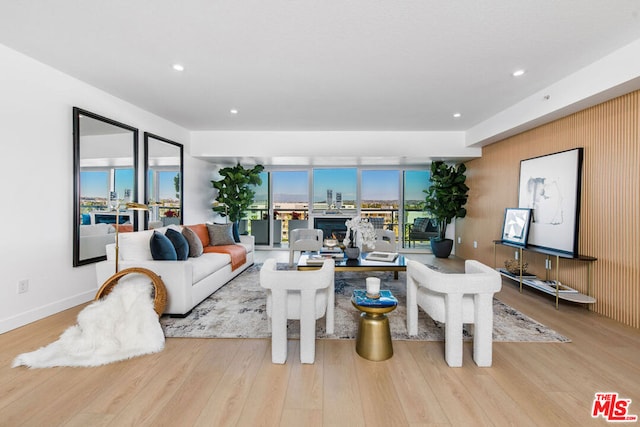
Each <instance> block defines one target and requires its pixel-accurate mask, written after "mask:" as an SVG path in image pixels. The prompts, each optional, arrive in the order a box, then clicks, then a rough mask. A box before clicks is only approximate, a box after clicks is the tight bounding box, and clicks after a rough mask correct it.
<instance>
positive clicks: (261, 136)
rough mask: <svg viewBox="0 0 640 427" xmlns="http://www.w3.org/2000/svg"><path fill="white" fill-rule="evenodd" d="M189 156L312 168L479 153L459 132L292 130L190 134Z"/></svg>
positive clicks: (414, 161) (467, 156)
mask: <svg viewBox="0 0 640 427" xmlns="http://www.w3.org/2000/svg"><path fill="white" fill-rule="evenodd" d="M191 144H192V154H193V155H194V156H200V157H226V158H238V159H242V158H245V157H254V158H256V159H257V160H258V161H262V160H263V159H265V160H267V159H272V160H274V161H275V162H276V163H280V164H285V163H290V164H303V165H305V164H307V165H309V164H317V163H316V162H318V161H321V159H322V157H326V158H330V160H331V161H332V162H335V161H339V160H340V159H339V158H345V159H346V160H347V161H348V162H350V164H353V161H354V160H353V159H358V161H360V160H362V159H363V158H369V159H374V160H376V159H378V161H379V162H381V163H382V164H384V163H385V162H386V161H387V159H395V160H393V161H392V163H390V164H396V163H397V164H423V165H424V164H428V163H430V162H431V160H433V159H440V158H444V159H456V158H459V159H471V158H476V157H480V156H481V154H482V149H481V148H478V147H468V146H466V144H465V133H464V132H453V131H452V132H436V131H433V132H395V131H390V132H372V131H344V132H342V131H335V132H313V131H310V132H294V131H283V132H278V131H255V132H254V131H244V132H243V131H194V132H192V133H191Z"/></svg>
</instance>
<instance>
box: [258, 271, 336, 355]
mask: <svg viewBox="0 0 640 427" xmlns="http://www.w3.org/2000/svg"><path fill="white" fill-rule="evenodd" d="M334 270H335V263H334V261H333V260H332V259H328V260H325V261H324V264H323V265H322V268H320V269H319V270H313V271H282V270H276V260H275V259H268V260H267V261H265V263H264V265H263V266H262V269H261V270H260V286H262V287H263V288H266V289H267V315H268V316H269V317H270V318H271V361H272V362H273V363H285V362H286V361H287V319H298V320H300V362H302V363H313V362H314V361H315V356H316V320H317V319H320V318H322V317H323V316H326V317H325V324H326V330H327V334H332V333H333V330H334V306H335V290H334Z"/></svg>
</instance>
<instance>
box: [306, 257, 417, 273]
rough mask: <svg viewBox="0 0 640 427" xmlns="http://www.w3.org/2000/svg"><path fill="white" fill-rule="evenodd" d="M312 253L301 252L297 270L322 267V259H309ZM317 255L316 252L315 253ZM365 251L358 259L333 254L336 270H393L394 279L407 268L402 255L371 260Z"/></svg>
mask: <svg viewBox="0 0 640 427" xmlns="http://www.w3.org/2000/svg"><path fill="white" fill-rule="evenodd" d="M311 255H313V254H312V253H303V254H302V255H300V259H299V260H298V270H314V269H317V268H320V267H322V263H323V261H322V260H314V259H313V258H312V259H311V260H309V257H310V256H311ZM316 255H317V254H316ZM367 255H369V254H368V253H367V252H364V253H362V254H361V255H360V256H359V257H358V259H356V260H352V259H347V258H346V257H344V256H343V257H337V256H333V258H334V261H335V264H336V268H335V270H336V271H395V272H396V279H397V272H398V271H406V270H407V262H406V259H405V257H404V256H403V255H398V257H397V258H396V259H395V260H393V261H377V260H376V261H372V260H368V259H367Z"/></svg>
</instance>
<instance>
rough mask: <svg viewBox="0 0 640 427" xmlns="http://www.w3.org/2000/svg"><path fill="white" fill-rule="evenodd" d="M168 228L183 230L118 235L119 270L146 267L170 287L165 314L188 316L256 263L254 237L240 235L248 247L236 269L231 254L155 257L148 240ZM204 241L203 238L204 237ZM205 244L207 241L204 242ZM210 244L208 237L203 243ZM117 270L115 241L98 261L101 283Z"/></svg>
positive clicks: (161, 229)
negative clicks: (163, 259)
mask: <svg viewBox="0 0 640 427" xmlns="http://www.w3.org/2000/svg"><path fill="white" fill-rule="evenodd" d="M168 228H174V229H176V230H181V229H182V227H181V226H176V225H171V226H169V227H163V228H160V229H156V230H145V231H137V232H133V233H122V234H120V237H119V251H118V252H119V254H120V260H119V261H118V269H119V270H123V269H125V268H129V267H142V268H147V269H149V270H151V271H153V272H154V273H156V274H157V275H159V276H160V278H161V279H162V281H163V282H164V284H165V286H166V288H167V306H166V308H165V310H164V313H165V314H172V315H176V316H186V315H187V314H189V312H190V311H191V310H192V309H193V307H195V306H196V305H198V304H199V303H200V302H202V301H203V300H204V299H205V298H207V297H208V296H209V295H211V294H212V293H213V292H215V291H216V290H218V289H219V288H221V287H222V286H223V285H225V284H226V283H227V282H229V281H230V280H231V279H233V278H234V277H236V276H237V275H238V274H240V273H241V272H243V271H244V270H246V269H247V268H248V267H249V266H251V265H253V262H254V254H253V251H254V239H253V236H240V239H241V243H239V244H240V245H242V246H244V247H245V248H246V250H247V258H246V262H245V263H244V264H242V265H241V266H240V267H238V268H236V269H235V270H232V269H231V257H230V255H228V254H223V253H212V252H205V253H203V254H202V255H200V256H199V257H195V258H194V257H189V258H188V259H187V260H186V261H156V260H153V257H152V255H151V250H150V247H149V241H150V239H151V236H152V235H153V232H154V231H160V232H163V233H164V232H166V230H167V229H168ZM201 240H202V238H201ZM205 243H206V244H205ZM207 245H208V240H207V241H206V242H203V246H205V249H206V246H207ZM114 273H115V244H111V245H107V260H106V261H101V262H99V263H96V278H97V282H98V283H97V284H98V286H101V285H102V283H104V282H105V281H106V280H107V279H108V278H109V277H111V276H112V275H113V274H114Z"/></svg>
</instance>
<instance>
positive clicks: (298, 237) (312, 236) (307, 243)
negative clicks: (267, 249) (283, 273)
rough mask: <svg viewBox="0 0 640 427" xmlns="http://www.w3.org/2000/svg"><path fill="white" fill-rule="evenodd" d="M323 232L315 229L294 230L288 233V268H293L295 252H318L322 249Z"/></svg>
mask: <svg viewBox="0 0 640 427" xmlns="http://www.w3.org/2000/svg"><path fill="white" fill-rule="evenodd" d="M322 243H323V232H322V230H319V229H315V228H296V229H295V230H291V231H290V232H289V267H291V266H293V253H294V252H295V251H319V250H320V249H322Z"/></svg>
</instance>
